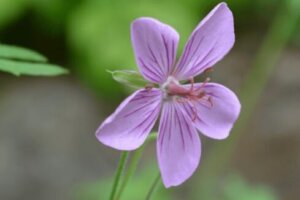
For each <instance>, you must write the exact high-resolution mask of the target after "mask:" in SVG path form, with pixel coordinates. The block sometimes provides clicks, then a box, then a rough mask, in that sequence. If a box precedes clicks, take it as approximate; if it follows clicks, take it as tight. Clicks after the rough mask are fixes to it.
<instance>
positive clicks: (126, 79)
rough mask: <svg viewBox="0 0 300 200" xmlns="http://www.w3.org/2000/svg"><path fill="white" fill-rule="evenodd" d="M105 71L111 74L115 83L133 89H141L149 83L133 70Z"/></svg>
mask: <svg viewBox="0 0 300 200" xmlns="http://www.w3.org/2000/svg"><path fill="white" fill-rule="evenodd" d="M107 71H108V72H109V73H111V74H112V77H113V79H114V80H116V81H117V82H119V83H121V84H125V85H128V86H131V87H134V88H143V87H145V86H146V85H147V84H148V83H149V82H147V81H146V80H145V79H144V78H143V76H142V75H141V74H140V73H139V72H137V71H134V70H115V71H109V70H107Z"/></svg>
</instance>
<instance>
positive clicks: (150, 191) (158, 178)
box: [146, 173, 160, 200]
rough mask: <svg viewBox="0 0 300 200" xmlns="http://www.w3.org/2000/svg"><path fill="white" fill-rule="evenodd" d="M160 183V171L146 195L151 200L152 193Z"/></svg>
mask: <svg viewBox="0 0 300 200" xmlns="http://www.w3.org/2000/svg"><path fill="white" fill-rule="evenodd" d="M159 183H160V173H158V175H157V176H156V178H155V179H154V181H153V183H152V185H151V187H150V189H149V191H148V194H147V196H146V200H151V198H152V195H153V194H154V192H155V190H156V189H157V187H158V184H159Z"/></svg>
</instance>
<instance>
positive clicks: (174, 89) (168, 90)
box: [161, 76, 213, 121]
mask: <svg viewBox="0 0 300 200" xmlns="http://www.w3.org/2000/svg"><path fill="white" fill-rule="evenodd" d="M209 81H210V78H206V80H205V81H204V82H203V83H202V84H200V85H197V86H195V85H194V80H193V79H192V78H191V79H190V82H191V84H190V85H189V86H187V85H180V83H179V81H177V80H176V79H175V78H174V77H171V76H170V77H169V78H168V79H167V81H166V82H165V83H164V84H163V85H162V86H161V90H162V91H163V93H164V100H166V101H176V102H179V103H189V105H191V109H192V115H193V116H192V117H191V118H192V119H193V121H194V120H196V118H197V116H198V115H197V108H196V105H197V103H200V104H202V105H204V106H206V107H208V108H211V107H212V106H213V102H212V97H211V96H210V95H209V94H207V93H206V92H205V85H206V83H207V82H209Z"/></svg>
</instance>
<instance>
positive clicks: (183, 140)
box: [157, 102, 201, 187]
mask: <svg viewBox="0 0 300 200" xmlns="http://www.w3.org/2000/svg"><path fill="white" fill-rule="evenodd" d="M200 145H201V144H200V139H199V135H198V133H197V131H196V129H195V128H194V126H193V124H192V123H191V121H190V120H189V117H188V116H186V114H185V111H184V109H183V108H182V106H181V105H179V104H178V103H176V102H164V103H163V108H162V114H161V119H160V124H159V135H158V139H157V157H158V163H159V168H160V172H161V177H162V180H163V183H164V185H165V186H166V187H171V186H177V185H180V184H181V183H183V182H184V181H185V180H187V179H188V178H189V177H190V176H191V175H192V174H193V173H194V171H195V170H196V168H197V166H198V165H199V161H200V154H201V146H200Z"/></svg>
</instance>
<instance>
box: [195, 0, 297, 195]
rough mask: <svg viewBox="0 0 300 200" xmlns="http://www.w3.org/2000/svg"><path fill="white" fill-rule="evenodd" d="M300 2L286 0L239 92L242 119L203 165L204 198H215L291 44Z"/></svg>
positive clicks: (201, 186)
mask: <svg viewBox="0 0 300 200" xmlns="http://www.w3.org/2000/svg"><path fill="white" fill-rule="evenodd" d="M299 9H300V2H299V1H298V0H287V1H284V6H281V7H279V11H278V13H277V16H276V17H275V19H274V21H273V23H272V25H271V27H270V30H269V32H268V34H267V35H266V37H265V40H264V41H263V43H262V45H261V47H260V49H259V51H258V53H257V55H256V58H255V61H254V64H253V67H252V68H251V69H250V71H249V73H248V76H247V77H246V80H245V82H244V85H243V87H242V88H241V90H240V92H239V97H240V100H241V104H242V111H241V114H240V117H239V120H238V122H237V123H236V125H235V128H234V129H233V131H232V133H231V136H230V138H229V139H228V140H226V141H224V142H221V143H216V144H214V147H213V149H212V151H211V152H210V155H209V156H208V158H207V159H206V160H205V161H204V162H203V164H202V166H201V171H200V174H201V180H202V182H200V186H197V188H200V191H199V194H200V195H201V198H203V199H205V198H206V199H212V195H213V190H212V189H213V188H215V184H216V181H217V180H218V177H219V176H220V174H221V173H222V172H223V171H224V169H226V166H228V164H229V161H230V157H231V155H232V154H233V152H234V150H235V147H236V145H237V144H238V141H239V138H240V137H241V135H242V134H243V133H244V132H245V131H244V130H245V128H246V126H247V123H248V121H249V119H250V117H251V115H252V113H253V110H254V108H255V105H256V103H257V102H258V100H259V98H260V96H261V94H262V93H263V90H264V88H265V86H266V83H267V81H268V80H269V79H270V77H271V75H272V73H273V71H274V69H275V67H276V64H277V61H278V59H279V57H280V55H281V52H282V50H283V49H284V48H285V46H286V45H287V43H288V41H289V39H290V36H291V34H292V33H293V31H294V29H295V27H296V26H297V22H298V20H299V18H300V13H299Z"/></svg>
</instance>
